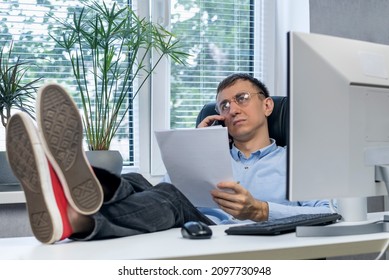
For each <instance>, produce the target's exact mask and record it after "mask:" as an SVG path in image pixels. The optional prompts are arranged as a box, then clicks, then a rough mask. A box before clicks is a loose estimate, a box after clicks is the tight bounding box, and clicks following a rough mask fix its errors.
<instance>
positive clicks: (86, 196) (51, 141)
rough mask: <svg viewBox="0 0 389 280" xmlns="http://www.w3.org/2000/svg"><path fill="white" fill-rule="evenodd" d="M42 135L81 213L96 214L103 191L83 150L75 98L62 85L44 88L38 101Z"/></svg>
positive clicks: (61, 178)
mask: <svg viewBox="0 0 389 280" xmlns="http://www.w3.org/2000/svg"><path fill="white" fill-rule="evenodd" d="M37 121H38V128H39V134H40V136H41V139H42V144H43V148H44V149H45V152H46V155H47V157H48V159H49V161H50V163H51V164H52V166H53V168H54V170H55V171H56V173H57V175H58V177H59V180H60V181H61V183H62V186H63V189H64V192H65V195H66V197H67V199H68V201H69V204H70V205H71V206H72V207H73V208H74V210H76V211H77V212H79V213H81V214H84V215H90V214H93V213H96V212H97V211H98V210H99V209H100V207H101V205H102V203H103V191H102V188H101V185H100V183H99V181H98V180H97V178H96V176H95V175H94V172H93V170H92V167H91V166H90V164H89V162H88V160H87V158H86V155H85V152H84V150H83V147H82V138H83V127H82V121H81V116H80V114H79V111H78V108H77V106H76V104H75V103H74V101H73V99H72V98H71V97H70V96H69V95H68V93H67V92H66V91H65V90H64V89H63V88H62V87H61V86H59V85H56V84H49V85H46V86H44V87H42V88H41V89H40V90H39V93H38V99H37Z"/></svg>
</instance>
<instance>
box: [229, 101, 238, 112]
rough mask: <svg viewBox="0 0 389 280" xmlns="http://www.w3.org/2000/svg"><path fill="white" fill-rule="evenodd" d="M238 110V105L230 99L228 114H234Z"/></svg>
mask: <svg viewBox="0 0 389 280" xmlns="http://www.w3.org/2000/svg"><path fill="white" fill-rule="evenodd" d="M239 110H240V106H239V105H238V104H237V103H236V102H235V101H231V103H230V114H235V113H236V112H238V111H239Z"/></svg>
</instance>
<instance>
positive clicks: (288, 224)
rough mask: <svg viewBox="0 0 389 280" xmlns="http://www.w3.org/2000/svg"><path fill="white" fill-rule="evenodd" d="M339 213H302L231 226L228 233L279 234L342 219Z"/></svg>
mask: <svg viewBox="0 0 389 280" xmlns="http://www.w3.org/2000/svg"><path fill="white" fill-rule="evenodd" d="M341 217H342V216H341V215H339V214H337V213H319V214H300V215H295V216H290V217H286V218H280V219H275V220H270V221H263V222H256V223H251V224H244V225H239V226H231V227H230V228H228V229H226V230H225V232H226V233H227V234H228V235H277V234H283V233H289V232H294V231H296V227H297V226H316V225H317V226H319V225H328V224H332V223H335V222H336V221H338V220H340V219H341Z"/></svg>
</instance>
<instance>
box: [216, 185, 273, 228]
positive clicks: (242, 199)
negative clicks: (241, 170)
mask: <svg viewBox="0 0 389 280" xmlns="http://www.w3.org/2000/svg"><path fill="white" fill-rule="evenodd" d="M217 187H218V189H215V190H212V191H211V195H212V197H213V200H214V201H215V202H216V203H217V204H218V205H219V206H220V208H221V209H222V210H224V211H225V212H227V213H228V214H230V215H232V216H233V217H235V218H236V219H239V220H246V219H248V220H252V221H256V222H258V221H265V220H267V219H268V217H269V205H268V204H267V202H264V201H260V200H256V199H254V197H253V196H252V195H251V193H250V192H249V191H248V190H247V189H245V188H244V187H243V186H242V185H240V184H239V183H236V182H221V183H219V184H218V185H217Z"/></svg>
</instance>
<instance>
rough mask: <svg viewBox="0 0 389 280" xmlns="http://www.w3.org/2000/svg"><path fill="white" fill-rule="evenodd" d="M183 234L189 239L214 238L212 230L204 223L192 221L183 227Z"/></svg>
mask: <svg viewBox="0 0 389 280" xmlns="http://www.w3.org/2000/svg"><path fill="white" fill-rule="evenodd" d="M181 234H182V237H184V238H188V239H208V238H211V236H212V230H211V228H210V227H209V226H208V225H206V224H205V223H203V222H195V221H190V222H186V223H185V224H184V225H183V226H182V228H181Z"/></svg>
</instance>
